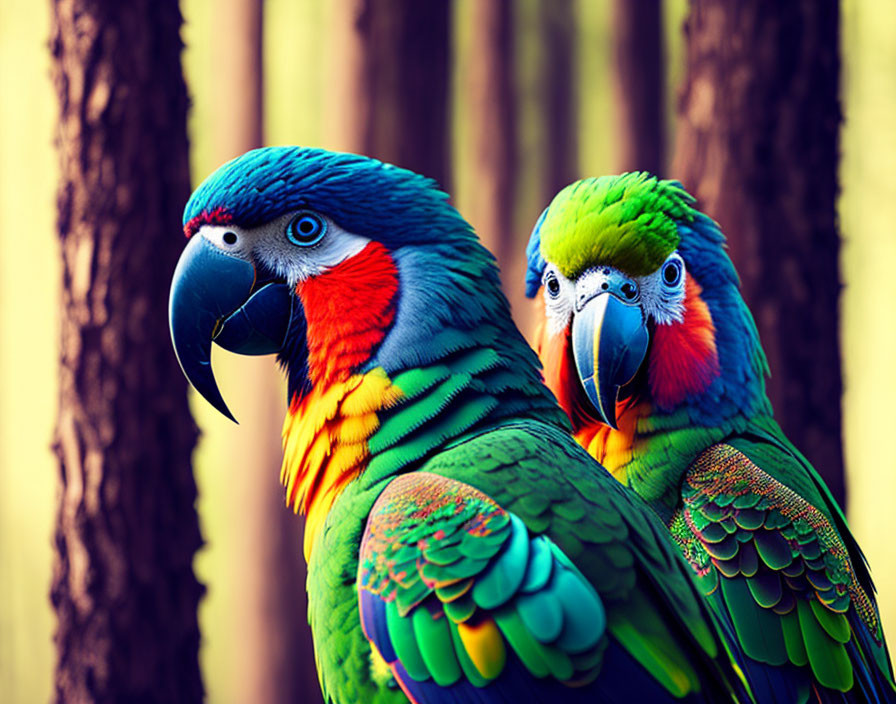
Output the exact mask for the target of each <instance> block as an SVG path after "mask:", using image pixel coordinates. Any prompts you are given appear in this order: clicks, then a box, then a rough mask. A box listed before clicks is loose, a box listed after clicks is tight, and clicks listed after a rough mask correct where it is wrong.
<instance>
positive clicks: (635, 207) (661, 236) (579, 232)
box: [541, 172, 695, 278]
mask: <svg viewBox="0 0 896 704" xmlns="http://www.w3.org/2000/svg"><path fill="white" fill-rule="evenodd" d="M693 203H694V198H693V197H692V196H691V195H690V194H689V193H688V192H687V191H685V190H684V188H683V187H682V186H681V184H679V183H678V182H677V181H662V180H660V179H658V178H656V177H655V176H651V175H650V174H648V173H644V172H632V173H626V174H622V175H621V176H601V177H600V178H586V179H582V180H581V181H576V182H575V183H572V184H570V185H569V186H567V187H566V188H564V189H563V190H562V191H560V192H559V193H558V194H557V195H556V197H555V198H554V200H553V201H552V202H551V205H550V207H549V208H548V211H547V213H546V214H545V219H544V222H543V223H542V225H541V254H542V256H543V257H544V258H545V259H546V260H548V261H550V262H553V263H554V264H556V265H557V266H558V267H559V269H560V271H561V272H562V273H563V275H564V276H566V277H567V278H574V277H576V276H578V275H579V274H581V273H582V272H583V271H585V270H586V269H587V268H589V267H590V266H593V265H594V262H600V263H601V264H606V265H608V266H613V267H616V268H618V269H620V270H622V271H624V272H626V273H627V274H629V275H632V276H645V275H647V274H650V273H652V272H654V271H656V270H657V269H658V268H659V266H660V265H661V264H662V263H663V261H665V259H666V257H668V256H669V255H670V254H671V253H672V252H673V251H675V249H676V247H678V242H679V239H680V238H679V235H678V226H677V223H678V222H688V223H689V222H692V221H693V219H694V214H695V211H694V207H693Z"/></svg>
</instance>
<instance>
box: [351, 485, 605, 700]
mask: <svg viewBox="0 0 896 704" xmlns="http://www.w3.org/2000/svg"><path fill="white" fill-rule="evenodd" d="M358 593H359V597H360V608H361V616H362V625H363V627H364V631H365V634H366V635H367V637H368V638H369V639H370V640H371V641H373V642H374V643H375V644H376V645H377V647H378V649H379V650H380V652H381V654H382V655H383V657H384V659H385V660H386V662H387V663H389V664H391V665H392V666H393V667H395V668H396V676H397V678H398V679H399V681H401V682H402V684H404V685H406V686H407V687H408V688H409V689H410V691H409V693H413V692H414V691H415V688H416V685H415V683H425V682H427V681H432V682H433V683H435V684H436V685H438V686H439V687H441V688H450V687H451V686H452V685H456V684H458V683H459V681H461V680H466V681H467V682H469V683H471V684H473V685H474V686H476V687H484V686H486V685H487V684H489V683H490V682H492V681H494V680H496V679H497V678H499V676H501V675H502V674H503V673H504V672H505V666H506V664H507V658H508V654H513V655H515V656H516V658H517V659H519V660H520V661H521V663H522V664H523V665H524V666H525V668H526V669H527V670H528V671H529V672H531V673H533V674H534V675H535V676H536V677H539V678H543V677H548V676H551V677H553V678H554V679H555V680H557V681H560V682H570V683H575V684H577V685H582V684H585V683H587V682H589V681H590V680H592V679H593V678H594V676H595V675H596V674H597V671H598V669H599V663H600V657H601V651H602V647H601V646H602V641H603V633H604V629H605V626H606V615H605V613H604V609H603V605H602V603H601V600H600V598H599V596H598V595H597V593H596V592H595V590H594V589H593V587H591V585H590V584H589V583H588V582H587V580H585V578H584V577H583V576H582V575H581V573H580V572H579V571H578V570H577V569H576V568H575V566H573V564H572V563H571V562H570V561H569V560H568V559H566V557H565V556H564V555H563V554H562V552H561V551H560V550H559V549H558V548H557V547H556V545H554V544H553V543H552V542H551V541H550V540H549V539H547V538H545V537H539V538H533V537H530V536H529V534H528V531H527V530H526V527H525V525H524V524H523V523H522V521H521V520H520V519H519V518H517V517H516V516H514V515H513V514H512V513H509V512H507V511H505V510H504V509H502V508H501V507H500V506H499V505H498V504H496V503H495V502H494V501H493V500H491V499H490V498H489V497H488V496H486V495H485V494H483V493H481V492H479V491H477V490H476V489H474V488H473V487H471V486H469V485H468V484H464V483H461V482H458V481H455V480H451V479H447V478H445V477H441V476H439V475H435V474H431V473H428V472H416V473H412V474H407V475H403V476H401V477H399V478H397V479H394V480H393V481H392V482H390V484H389V485H388V487H387V488H386V489H385V491H384V492H383V493H382V494H381V495H380V497H379V499H378V500H377V503H376V504H375V505H374V508H373V511H372V512H371V515H370V518H369V519H368V523H367V529H366V531H365V534H364V540H363V542H362V545H361V553H360V563H359V571H358ZM408 678H410V680H412V682H408Z"/></svg>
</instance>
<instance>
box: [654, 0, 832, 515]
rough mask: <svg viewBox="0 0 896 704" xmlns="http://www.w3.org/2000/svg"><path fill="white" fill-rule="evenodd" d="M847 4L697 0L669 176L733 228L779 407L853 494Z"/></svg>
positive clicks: (802, 443) (800, 443) (796, 436)
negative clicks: (841, 334) (847, 443)
mask: <svg viewBox="0 0 896 704" xmlns="http://www.w3.org/2000/svg"><path fill="white" fill-rule="evenodd" d="M838 23H839V16H838V4H837V3H836V2H834V1H833V0H824V1H823V2H818V1H817V0H799V1H797V2H786V3H774V2H762V3H743V2H738V1H737V0H694V2H692V4H691V12H690V16H689V18H688V21H687V24H686V27H685V33H686V37H687V77H686V80H685V83H684V86H683V89H682V92H681V95H680V98H679V127H678V136H677V144H676V156H675V161H674V166H673V168H672V170H671V175H672V176H674V177H676V178H679V179H681V180H682V181H683V182H684V183H685V185H686V186H687V187H688V188H689V189H690V191H691V192H692V193H694V195H696V196H697V199H698V201H699V207H700V208H701V209H702V210H704V211H705V212H707V213H708V214H710V215H711V216H712V217H713V218H715V219H716V220H717V221H718V222H719V224H720V225H721V227H722V230H723V231H724V232H725V233H726V235H727V236H728V246H729V248H730V251H731V257H732V259H733V260H734V263H735V265H736V266H737V269H738V272H739V273H740V276H741V281H742V286H743V293H744V298H745V299H746V300H747V304H748V305H749V306H750V308H751V309H752V311H753V315H754V316H755V318H756V323H757V325H758V327H759V333H760V337H761V338H762V343H763V346H764V347H765V351H766V353H767V354H768V357H769V363H770V365H771V370H772V377H771V380H770V383H769V395H770V397H771V400H772V403H773V405H774V407H775V415H776V417H777V418H778V421H779V422H780V423H781V425H782V427H783V428H784V431H785V432H786V433H787V435H788V436H789V437H790V439H791V440H792V441H793V442H794V443H795V444H796V446H797V447H798V448H800V450H802V451H803V452H804V453H805V454H806V455H807V457H808V458H809V460H810V461H811V462H812V463H813V464H814V465H815V467H816V469H818V471H819V472H820V474H821V476H822V477H823V478H824V479H825V481H826V482H827V484H828V486H829V487H830V488H831V491H832V492H833V493H834V496H835V497H836V498H837V500H838V501H839V502H840V503H841V505H842V504H843V500H844V481H843V453H842V447H841V431H840V420H841V413H840V397H841V391H842V385H841V376H840V354H839V345H838V328H837V322H838V313H837V310H838V298H839V295H840V279H839V273H838V250H839V245H840V239H839V235H838V231H837V215H836V210H835V205H836V199H837V190H838V187H837V155H838V134H839V126H840V105H839V101H838V85H839V72H840V63H839V57H838V53H837V51H838V46H839V37H838Z"/></svg>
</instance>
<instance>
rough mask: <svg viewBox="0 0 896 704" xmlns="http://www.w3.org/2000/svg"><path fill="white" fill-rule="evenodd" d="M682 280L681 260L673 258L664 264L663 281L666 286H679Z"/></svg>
mask: <svg viewBox="0 0 896 704" xmlns="http://www.w3.org/2000/svg"><path fill="white" fill-rule="evenodd" d="M680 281H681V262H680V261H679V260H678V259H671V260H669V261H668V262H666V263H665V264H663V283H664V284H666V286H678V283H679V282H680Z"/></svg>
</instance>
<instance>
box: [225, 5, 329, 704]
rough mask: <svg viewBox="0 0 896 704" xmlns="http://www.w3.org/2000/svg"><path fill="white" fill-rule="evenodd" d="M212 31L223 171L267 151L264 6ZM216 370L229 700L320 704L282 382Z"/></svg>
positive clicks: (260, 371) (245, 363) (235, 360)
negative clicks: (225, 492) (226, 520)
mask: <svg viewBox="0 0 896 704" xmlns="http://www.w3.org/2000/svg"><path fill="white" fill-rule="evenodd" d="M213 23H214V24H213V27H214V33H215V36H219V37H227V38H228V40H227V41H226V42H216V43H215V44H214V45H213V50H214V54H213V57H212V59H213V63H214V65H215V66H216V67H218V71H216V74H215V78H214V80H215V83H214V84H213V85H212V93H213V95H214V96H215V102H214V110H213V113H212V119H211V121H212V124H211V125H210V127H211V129H212V131H213V134H214V137H215V139H214V156H215V161H216V162H218V163H224V162H225V161H227V160H229V159H232V158H234V157H236V156H239V155H240V154H242V153H244V152H246V151H248V150H250V149H254V148H256V147H260V146H262V144H263V143H264V111H263V91H264V86H263V66H262V63H263V61H262V36H263V1H262V0H219V1H218V2H217V3H216V5H215V15H214V18H213ZM235 105H238V106H239V109H237V110H235V109H233V108H234V106H235ZM215 366H216V370H217V372H218V374H219V375H222V378H227V377H229V378H232V379H238V382H236V383H234V384H232V388H233V392H232V394H230V398H229V401H230V403H231V407H232V408H234V409H235V410H236V412H237V413H238V415H239V420H240V425H239V426H232V425H230V424H228V426H229V427H228V428H227V429H226V436H225V437H224V438H222V439H221V441H222V442H223V443H225V444H226V453H227V460H226V461H227V466H225V467H220V468H219V469H220V470H221V471H220V475H219V477H220V481H226V482H227V483H228V485H229V487H228V488H229V496H231V497H234V499H235V502H236V505H235V506H233V507H232V508H231V510H232V511H234V512H235V514H236V515H239V523H240V530H239V531H237V532H235V534H232V533H228V534H227V535H222V536H210V537H209V539H210V540H213V539H215V538H216V537H218V544H219V545H220V546H222V547H226V549H227V551H228V559H229V560H230V562H231V563H232V564H233V565H234V568H233V573H234V574H238V575H240V577H239V580H238V581H235V582H234V583H232V584H230V585H228V587H229V591H230V593H232V594H233V596H234V599H235V602H236V603H235V604H234V606H235V609H234V612H233V613H231V614H229V616H230V617H231V618H230V619H229V622H228V626H229V627H230V628H232V629H233V630H232V632H231V637H233V638H234V639H236V640H238V641H239V642H240V643H241V647H240V648H239V649H238V652H239V653H240V655H239V660H238V661H237V662H235V663H234V665H235V666H236V667H237V668H238V670H237V673H238V674H237V676H236V677H235V678H234V679H235V683H234V690H233V692H232V696H233V700H234V701H240V702H265V704H294V703H295V702H304V703H305V704H311V702H315V701H319V700H320V698H321V695H320V685H319V684H318V679H317V673H316V671H315V666H314V651H313V646H312V642H311V629H310V628H309V626H308V617H307V601H306V594H305V560H304V558H303V557H302V547H301V546H302V525H303V521H302V519H301V518H300V517H298V516H296V515H294V514H293V512H292V511H290V510H289V509H288V508H287V507H286V505H285V501H284V497H283V487H282V486H281V485H280V482H279V475H280V463H281V460H282V456H283V450H282V447H281V442H280V428H281V427H282V425H283V417H284V415H285V413H286V398H285V397H286V390H285V388H284V385H283V383H282V375H281V373H280V370H279V369H278V368H277V366H276V364H275V363H274V359H273V357H270V356H265V357H255V358H250V357H245V356H238V355H228V354H221V355H217V359H216V364H215ZM218 510H220V507H219V509H218ZM225 540H226V541H227V542H226V543H225V542H224V541H225ZM214 588H215V585H214V584H211V585H210V589H214Z"/></svg>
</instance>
